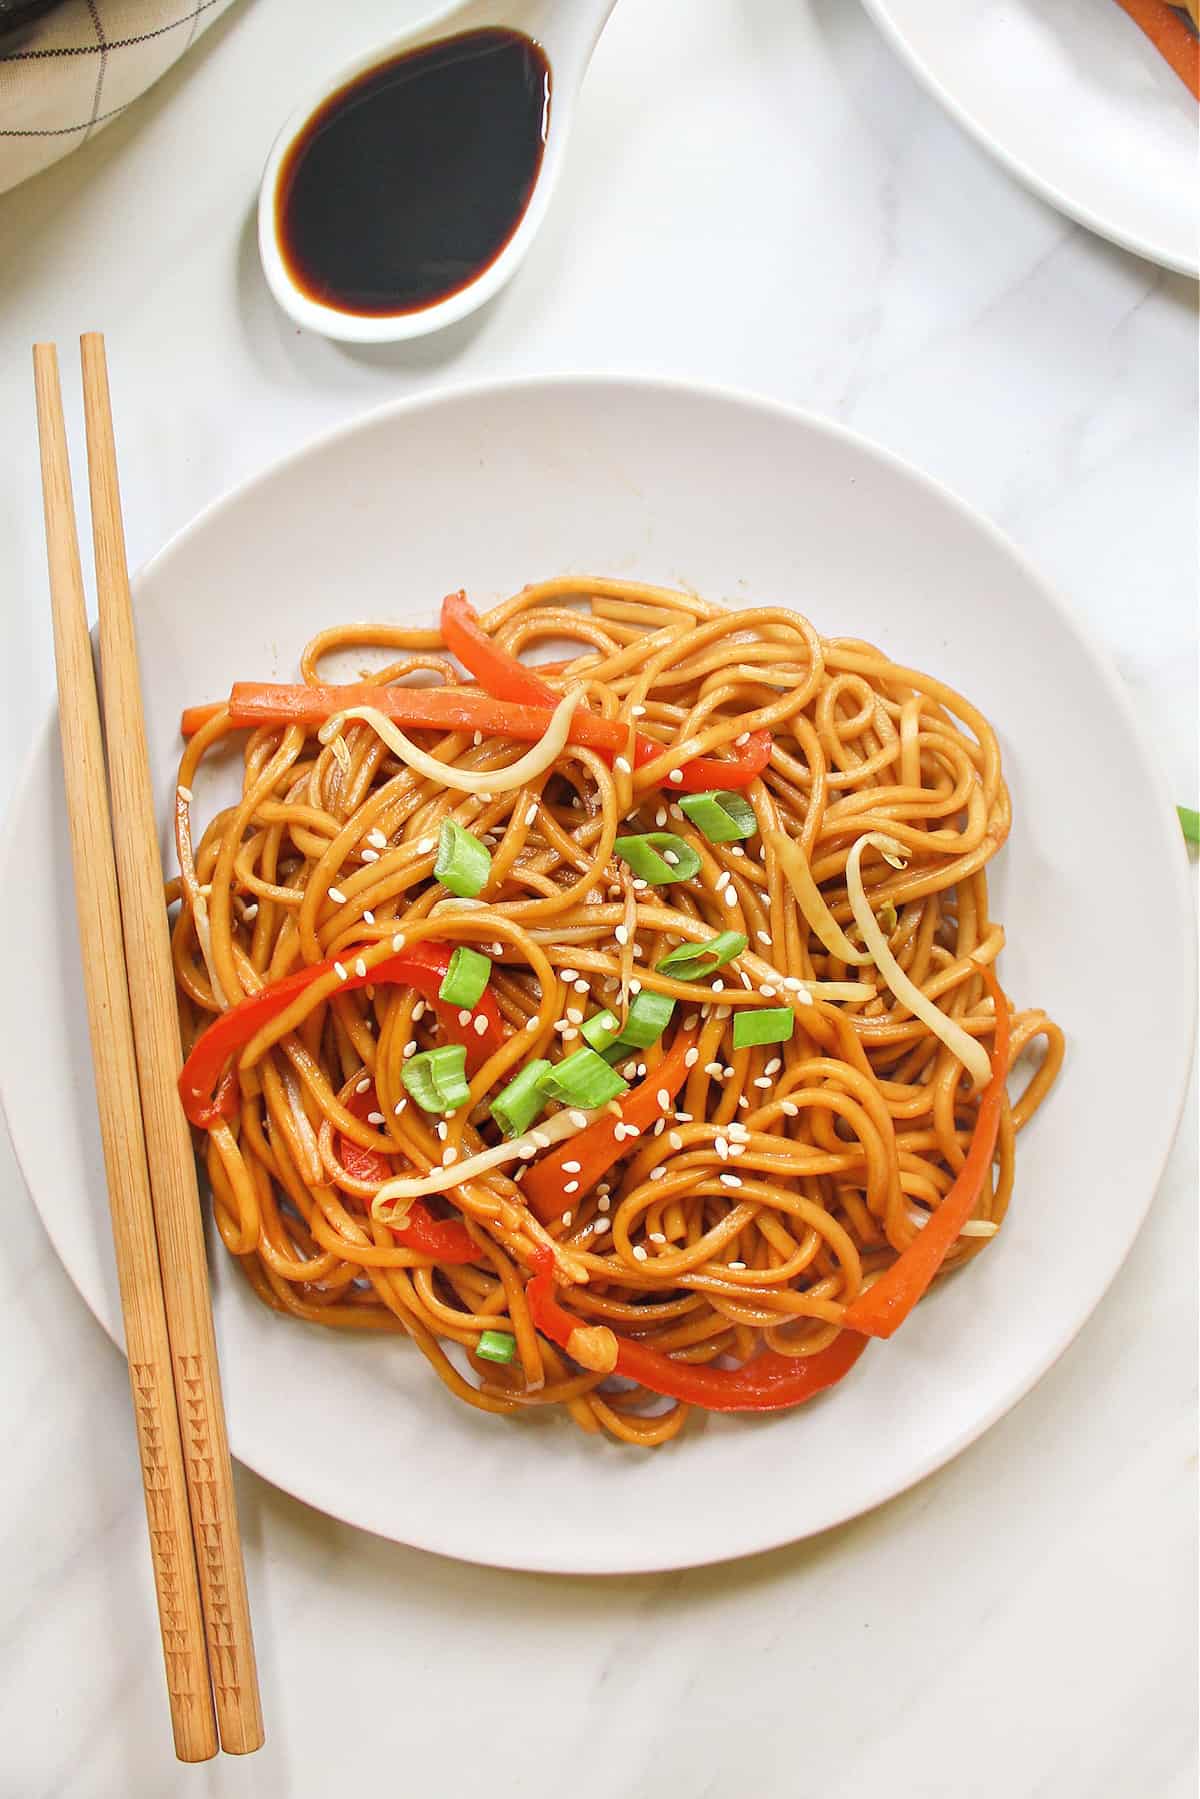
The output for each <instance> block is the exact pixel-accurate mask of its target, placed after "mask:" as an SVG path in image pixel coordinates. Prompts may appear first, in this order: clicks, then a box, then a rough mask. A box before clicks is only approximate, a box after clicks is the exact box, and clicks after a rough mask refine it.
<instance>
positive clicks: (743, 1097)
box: [738, 1093, 750, 1110]
mask: <svg viewBox="0 0 1200 1799" xmlns="http://www.w3.org/2000/svg"><path fill="white" fill-rule="evenodd" d="M738 1105H739V1106H744V1107H745V1108H746V1110H749V1107H750V1101H749V1100H748V1099H747V1098H746V1095H745V1094H744V1093H739V1094H738Z"/></svg>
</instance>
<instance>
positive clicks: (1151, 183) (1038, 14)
mask: <svg viewBox="0 0 1200 1799" xmlns="http://www.w3.org/2000/svg"><path fill="white" fill-rule="evenodd" d="M863 3H864V5H865V6H866V8H867V10H868V12H870V13H871V14H872V16H873V17H874V19H875V21H876V23H877V24H878V25H879V26H880V28H881V29H882V31H883V32H884V34H885V35H886V36H887V37H888V38H889V39H890V41H891V43H892V45H893V47H894V48H895V49H896V50H897V51H898V52H899V54H900V55H901V56H902V57H903V58H904V60H905V61H906V62H907V63H908V65H909V67H910V68H911V69H912V71H913V73H914V75H916V76H917V77H918V79H919V80H921V81H923V82H924V84H925V86H926V87H927V88H929V90H930V92H931V93H933V94H935V95H936V96H937V98H938V99H939V100H940V101H941V102H942V105H943V106H944V107H945V108H946V109H947V111H948V112H950V113H952V114H953V116H954V117H955V118H956V119H957V120H958V122H959V124H960V125H964V126H965V127H966V129H967V130H968V131H969V132H971V134H972V135H973V136H974V137H976V138H978V139H979V141H980V143H981V144H983V145H985V146H986V148H987V149H989V150H990V151H991V152H992V154H993V155H994V156H996V157H998V158H999V160H1000V161H1001V162H1002V163H1004V164H1005V165H1006V167H1008V168H1009V169H1011V170H1012V172H1013V174H1014V175H1016V176H1018V177H1019V178H1020V180H1022V181H1024V182H1025V183H1026V184H1027V185H1028V186H1029V187H1031V188H1032V189H1033V191H1034V193H1036V194H1040V195H1041V196H1042V198H1043V199H1044V200H1049V202H1050V204H1051V205H1052V206H1057V207H1058V209H1059V210H1060V212H1065V213H1066V214H1067V215H1068V216H1069V217H1070V218H1073V219H1078V220H1079V222H1080V224H1083V225H1087V226H1089V227H1090V229H1091V230H1093V231H1098V232H1099V233H1100V234H1101V236H1102V237H1108V238H1111V239H1112V241H1113V242H1114V243H1116V244H1121V245H1123V246H1124V248H1125V249H1127V250H1136V251H1137V253H1138V255H1139V256H1148V257H1150V259H1151V260H1152V261H1153V262H1160V263H1162V264H1163V266H1164V267H1165V268H1168V269H1178V270H1180V271H1181V272H1182V273H1183V274H1187V275H1194V274H1195V273H1196V271H1197V242H1198V218H1197V214H1198V208H1197V195H1198V192H1200V189H1198V188H1197V181H1196V149H1197V106H1196V102H1195V100H1194V99H1193V98H1192V95H1191V94H1190V93H1189V92H1188V90H1187V88H1186V87H1185V86H1184V85H1183V82H1182V81H1181V80H1180V79H1179V77H1178V75H1176V74H1175V72H1174V70H1173V69H1171V68H1170V67H1169V66H1168V65H1167V63H1166V62H1165V61H1164V60H1163V58H1162V57H1161V56H1160V55H1159V53H1158V51H1157V50H1155V48H1154V46H1153V45H1152V44H1151V43H1150V42H1149V40H1148V39H1147V38H1146V37H1145V36H1144V34H1143V33H1142V32H1141V31H1139V30H1138V28H1137V26H1136V25H1135V24H1134V23H1133V21H1132V20H1131V19H1130V18H1129V17H1128V15H1127V14H1126V13H1125V12H1123V11H1122V9H1121V8H1120V7H1119V6H1118V5H1117V4H1116V0H975V4H973V5H964V4H963V0H863Z"/></svg>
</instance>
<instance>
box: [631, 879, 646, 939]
mask: <svg viewBox="0 0 1200 1799" xmlns="http://www.w3.org/2000/svg"><path fill="white" fill-rule="evenodd" d="M649 885H650V883H649V881H643V879H642V877H641V876H640V875H635V876H634V877H633V880H632V881H631V882H630V886H631V887H632V888H633V891H634V892H635V893H645V891H646V889H647V887H649ZM639 954H640V951H639Z"/></svg>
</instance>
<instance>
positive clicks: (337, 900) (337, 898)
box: [329, 887, 346, 906]
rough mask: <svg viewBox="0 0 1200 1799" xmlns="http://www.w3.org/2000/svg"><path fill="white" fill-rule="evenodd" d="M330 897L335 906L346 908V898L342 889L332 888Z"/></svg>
mask: <svg viewBox="0 0 1200 1799" xmlns="http://www.w3.org/2000/svg"><path fill="white" fill-rule="evenodd" d="M329 897H330V899H331V900H332V901H333V903H334V905H335V906H344V905H345V903H346V896H345V894H344V893H343V892H342V890H341V888H340V887H331V888H330V889H329Z"/></svg>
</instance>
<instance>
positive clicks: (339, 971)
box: [333, 962, 350, 981]
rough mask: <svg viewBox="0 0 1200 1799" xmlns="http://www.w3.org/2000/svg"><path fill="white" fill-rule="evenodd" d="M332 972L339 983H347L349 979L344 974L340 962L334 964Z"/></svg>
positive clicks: (344, 971)
mask: <svg viewBox="0 0 1200 1799" xmlns="http://www.w3.org/2000/svg"><path fill="white" fill-rule="evenodd" d="M333 972H334V974H335V975H336V976H337V978H338V980H339V981H348V980H349V979H350V976H349V975H348V974H347V973H346V970H345V969H344V968H343V967H342V964H341V963H340V962H335V963H334V965H333Z"/></svg>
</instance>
